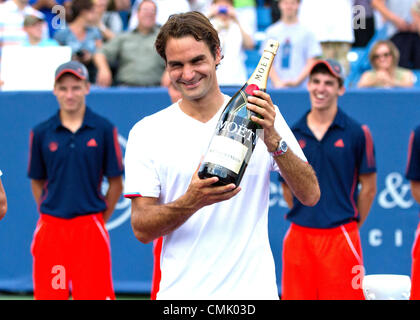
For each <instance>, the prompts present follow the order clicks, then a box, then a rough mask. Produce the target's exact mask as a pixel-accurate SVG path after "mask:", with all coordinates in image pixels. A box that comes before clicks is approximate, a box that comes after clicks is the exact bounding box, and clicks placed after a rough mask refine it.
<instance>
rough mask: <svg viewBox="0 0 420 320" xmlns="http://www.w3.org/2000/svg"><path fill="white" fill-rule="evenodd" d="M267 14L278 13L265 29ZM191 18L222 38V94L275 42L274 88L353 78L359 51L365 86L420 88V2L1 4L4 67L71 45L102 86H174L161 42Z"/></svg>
mask: <svg viewBox="0 0 420 320" xmlns="http://www.w3.org/2000/svg"><path fill="white" fill-rule="evenodd" d="M261 8H264V9H265V12H269V17H268V18H265V19H264V21H262V20H261V19H262V15H260V14H259V11H258V10H259V9H261ZM191 10H196V11H200V12H202V13H204V14H205V15H206V16H207V17H208V18H209V19H210V21H211V22H212V24H213V25H214V27H215V28H216V30H217V31H218V32H219V37H220V42H221V50H222V53H223V56H224V58H223V60H222V62H221V63H220V65H219V66H218V70H217V76H218V80H219V84H220V85H221V86H239V85H242V84H243V83H244V82H245V81H246V80H247V78H248V76H249V70H251V69H252V67H253V66H250V65H249V64H250V62H249V61H250V60H249V59H248V60H247V58H248V57H249V55H250V54H254V55H255V54H257V55H258V54H260V53H261V51H262V50H263V48H264V43H265V41H266V39H276V40H278V41H279V43H280V47H279V51H278V54H277V56H276V59H275V62H274V65H273V68H272V70H271V74H270V83H269V85H270V86H271V87H273V88H286V87H301V86H304V85H305V84H306V81H307V77H308V72H309V69H310V67H311V65H312V64H313V63H314V61H315V60H316V59H318V58H331V59H335V60H337V61H339V62H340V63H341V65H342V66H343V67H344V69H345V72H346V74H347V75H349V74H350V73H351V72H352V70H351V59H350V60H349V53H350V52H351V51H352V50H353V49H357V48H358V49H365V50H367V51H369V55H368V56H369V67H370V68H371V69H370V70H363V71H365V72H364V73H363V74H360V77H359V78H360V81H358V83H357V86H358V87H411V86H413V85H414V84H415V82H416V80H417V79H416V76H415V72H413V70H414V71H416V70H419V69H420V36H419V34H420V0H316V1H315V0H0V59H1V50H2V48H4V47H5V46H10V45H15V46H16V45H21V46H42V47H46V46H59V45H65V46H69V47H70V48H71V51H72V59H73V60H77V61H80V62H82V63H83V64H84V65H86V67H87V68H88V70H89V74H90V82H91V83H92V84H96V85H97V86H100V87H109V86H126V87H148V86H169V85H170V84H169V83H168V80H167V77H166V75H165V64H164V62H163V60H162V59H161V58H160V56H159V55H158V54H157V53H156V51H155V49H154V40H155V38H156V35H157V33H158V31H159V27H160V26H161V25H162V24H163V23H164V22H165V21H166V20H167V19H168V17H169V16H170V15H171V14H174V13H179V12H186V11H191ZM385 28H386V35H385V36H384V37H382V38H381V39H378V42H377V43H372V42H373V40H375V34H377V33H378V32H379V31H380V30H383V29H385ZM375 42H376V41H375ZM0 71H1V70H0ZM0 84H1V83H0Z"/></svg>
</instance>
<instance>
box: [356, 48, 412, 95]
mask: <svg viewBox="0 0 420 320" xmlns="http://www.w3.org/2000/svg"><path fill="white" fill-rule="evenodd" d="M399 57H400V53H399V51H398V49H397V47H396V46H395V45H394V44H393V43H392V42H391V41H389V40H381V41H378V42H376V43H375V44H374V45H373V46H372V49H371V50H370V52H369V61H370V64H371V66H372V70H368V71H365V72H364V73H363V74H362V76H361V78H360V80H359V83H358V84H357V86H358V87H359V88H363V87H377V88H394V87H412V86H413V84H414V79H415V77H414V74H413V72H412V71H411V70H409V69H406V68H402V67H399V66H398V61H399Z"/></svg>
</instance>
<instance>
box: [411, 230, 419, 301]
mask: <svg viewBox="0 0 420 320" xmlns="http://www.w3.org/2000/svg"><path fill="white" fill-rule="evenodd" d="M419 238H420V224H419V225H418V226H417V232H416V238H415V240H414V244H413V248H412V250H411V257H412V259H413V262H412V264H411V293H410V300H420V239H419Z"/></svg>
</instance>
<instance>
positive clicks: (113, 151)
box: [104, 127, 124, 177]
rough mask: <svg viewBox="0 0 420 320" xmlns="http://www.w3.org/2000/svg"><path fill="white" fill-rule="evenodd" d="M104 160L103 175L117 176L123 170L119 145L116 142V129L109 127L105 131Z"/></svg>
mask: <svg viewBox="0 0 420 320" xmlns="http://www.w3.org/2000/svg"><path fill="white" fill-rule="evenodd" d="M105 145H106V148H105V162H104V175H105V176H107V177H118V176H121V175H122V174H123V172H124V170H123V164H122V153H121V147H120V144H119V142H118V130H117V128H116V127H110V128H108V129H107V131H106V133H105Z"/></svg>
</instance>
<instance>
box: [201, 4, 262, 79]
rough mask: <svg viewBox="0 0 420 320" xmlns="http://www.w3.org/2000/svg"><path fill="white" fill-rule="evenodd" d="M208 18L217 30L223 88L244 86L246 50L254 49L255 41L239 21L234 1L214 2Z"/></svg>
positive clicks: (220, 75) (219, 69)
mask: <svg viewBox="0 0 420 320" xmlns="http://www.w3.org/2000/svg"><path fill="white" fill-rule="evenodd" d="M208 18H209V19H210V22H211V23H212V24H213V26H214V28H215V29H216V30H217V32H218V34H219V39H220V46H221V50H222V55H223V59H222V61H221V62H220V65H219V66H218V68H217V71H216V75H217V80H218V83H219V85H221V86H242V85H243V84H244V83H245V82H246V80H247V76H248V75H247V70H246V65H245V52H244V49H253V48H254V40H253V39H252V37H251V36H250V35H249V34H248V33H247V32H246V31H245V30H244V29H243V27H242V22H240V21H239V20H238V16H237V14H236V10H235V8H234V7H233V1H232V0H213V5H212V6H211V7H210V10H209V14H208Z"/></svg>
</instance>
